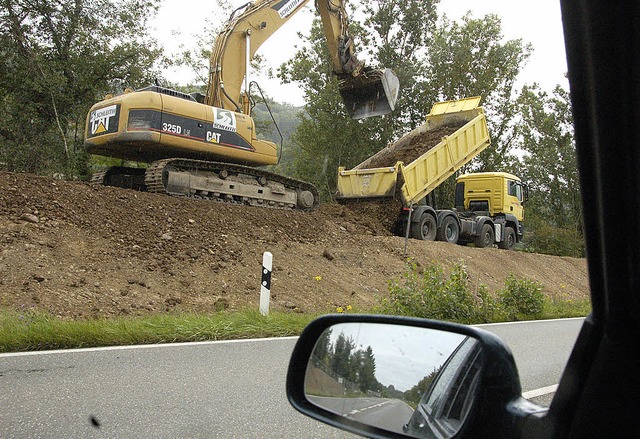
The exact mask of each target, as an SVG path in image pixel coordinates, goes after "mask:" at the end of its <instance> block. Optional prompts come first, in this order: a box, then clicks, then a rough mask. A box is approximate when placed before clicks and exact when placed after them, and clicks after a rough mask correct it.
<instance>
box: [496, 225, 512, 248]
mask: <svg viewBox="0 0 640 439" xmlns="http://www.w3.org/2000/svg"><path fill="white" fill-rule="evenodd" d="M515 245H516V231H515V230H513V227H505V228H504V241H502V242H499V243H498V247H500V248H501V249H504V250H511V249H513V247H514V246H515Z"/></svg>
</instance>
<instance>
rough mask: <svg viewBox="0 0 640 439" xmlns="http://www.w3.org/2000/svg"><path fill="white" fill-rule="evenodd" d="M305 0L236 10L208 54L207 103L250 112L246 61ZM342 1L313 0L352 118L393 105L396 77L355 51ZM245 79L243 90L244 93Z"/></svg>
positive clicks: (260, 1)
mask: <svg viewBox="0 0 640 439" xmlns="http://www.w3.org/2000/svg"><path fill="white" fill-rule="evenodd" d="M308 1H309V0H256V1H254V2H249V3H247V4H245V5H243V6H241V7H240V8H238V9H236V11H234V13H233V14H232V16H231V19H230V20H229V22H228V24H227V25H226V26H225V28H224V29H223V30H222V32H220V34H219V35H218V37H217V39H216V42H215V45H214V48H213V51H212V53H211V59H210V68H209V84H208V90H207V95H206V98H205V103H206V104H208V105H212V106H216V107H221V108H226V109H229V110H233V111H237V112H243V113H245V114H248V113H249V99H248V93H247V88H248V80H247V77H248V76H247V66H248V64H249V62H250V60H251V59H252V58H253V56H254V55H255V53H256V51H257V50H258V48H259V47H260V46H261V45H262V44H263V43H264V42H265V41H266V40H267V39H268V38H269V37H271V35H273V33H274V32H276V31H277V30H278V29H279V28H280V27H281V26H282V25H283V24H284V23H286V22H287V21H288V20H289V19H290V18H291V17H293V15H295V14H296V13H297V12H299V11H300V10H301V9H302V7H303V6H304V5H305V4H307V3H308ZM344 3H345V0H316V9H317V11H318V13H319V15H320V18H321V19H322V25H323V28H324V33H325V37H326V40H327V45H328V48H329V52H330V54H331V62H332V67H333V72H334V73H335V74H336V75H337V76H338V81H339V89H340V94H341V96H342V99H343V101H344V102H345V106H346V108H347V111H348V112H349V113H350V114H351V116H352V117H353V118H355V119H358V118H362V117H370V116H376V115H379V114H387V113H389V112H391V111H392V110H393V109H394V106H395V101H396V99H397V95H398V88H399V86H398V79H397V77H396V76H395V74H393V72H392V71H391V70H389V69H386V70H385V71H383V72H381V71H376V70H372V69H367V68H365V67H364V64H363V63H362V62H360V61H359V60H358V59H357V57H356V56H355V53H354V51H355V49H354V44H353V39H352V38H351V36H350V34H349V20H348V15H347V12H346V10H345V7H344ZM243 82H245V93H243V92H242V91H243Z"/></svg>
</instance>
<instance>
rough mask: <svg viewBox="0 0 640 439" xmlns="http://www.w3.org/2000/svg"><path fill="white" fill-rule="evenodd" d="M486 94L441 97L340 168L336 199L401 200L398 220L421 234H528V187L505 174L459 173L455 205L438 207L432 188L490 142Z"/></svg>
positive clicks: (497, 239) (498, 239) (506, 240)
mask: <svg viewBox="0 0 640 439" xmlns="http://www.w3.org/2000/svg"><path fill="white" fill-rule="evenodd" d="M479 104H480V98H479V97H473V98H467V99H461V100H456V101H447V102H438V103H436V104H435V105H434V106H433V107H432V109H431V112H430V113H429V114H428V115H427V117H426V121H425V123H424V124H423V125H421V126H420V127H418V128H416V129H415V130H413V131H412V132H410V133H409V134H407V135H405V136H404V137H402V138H401V139H399V140H398V141H397V142H395V143H393V144H391V145H389V146H388V147H387V148H384V149H383V150H381V151H379V152H378V153H377V154H375V155H373V156H371V157H369V158H368V159H367V160H365V161H364V162H362V163H360V164H359V165H358V166H356V167H355V168H353V169H351V170H346V169H345V168H342V167H341V168H338V193H337V198H338V200H342V201H345V200H354V199H376V198H378V199H388V198H399V199H400V200H402V204H403V209H402V211H401V212H399V213H398V223H399V224H402V225H404V227H403V229H402V232H403V233H406V231H407V228H406V225H408V226H409V229H408V232H409V236H410V237H412V238H417V239H425V240H434V239H438V240H440V241H447V242H451V243H461V244H466V243H469V242H473V243H475V245H476V246H477V247H487V246H490V245H493V244H494V243H497V244H498V246H499V247H500V248H505V249H511V248H513V246H514V245H515V244H516V242H518V241H521V240H522V221H523V219H524V207H523V205H524V201H525V199H526V196H527V186H526V185H524V184H523V183H522V182H521V180H520V179H519V178H518V177H516V176H515V175H511V174H507V173H504V172H489V173H475V174H467V175H463V176H460V177H459V178H458V179H457V183H456V200H455V206H456V207H455V208H452V209H436V208H435V206H433V203H431V202H430V198H431V197H430V194H431V193H432V191H433V190H434V189H435V188H436V187H438V186H439V185H440V184H441V183H442V182H444V181H445V180H446V179H447V178H449V177H451V176H452V175H454V173H455V172H456V171H458V170H459V169H460V168H461V167H462V166H464V165H465V164H467V163H469V162H470V161H471V160H472V159H473V158H474V157H475V156H477V155H478V154H479V153H480V152H482V151H483V150H484V149H485V148H487V146H489V145H490V143H491V139H490V137H489V132H488V129H487V121H486V118H485V115H484V111H483V109H482V107H480V106H479Z"/></svg>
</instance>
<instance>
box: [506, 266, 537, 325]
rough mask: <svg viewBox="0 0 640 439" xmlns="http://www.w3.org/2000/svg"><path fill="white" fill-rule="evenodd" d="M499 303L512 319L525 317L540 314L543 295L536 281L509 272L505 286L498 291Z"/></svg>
mask: <svg viewBox="0 0 640 439" xmlns="http://www.w3.org/2000/svg"><path fill="white" fill-rule="evenodd" d="M498 297H499V300H500V303H501V304H502V306H503V307H504V309H505V310H506V311H507V313H508V315H509V317H510V318H512V319H518V320H519V319H523V318H524V319H526V318H528V317H536V316H538V315H540V314H541V313H542V311H543V309H544V300H545V296H544V294H543V293H542V284H541V283H540V282H538V281H535V280H532V279H527V278H525V277H517V276H515V275H513V274H510V275H509V277H507V280H506V281H505V288H504V289H503V290H502V291H500V292H499V293H498Z"/></svg>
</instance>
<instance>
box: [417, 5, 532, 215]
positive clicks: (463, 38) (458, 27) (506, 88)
mask: <svg viewBox="0 0 640 439" xmlns="http://www.w3.org/2000/svg"><path fill="white" fill-rule="evenodd" d="M531 50H532V48H531V45H529V44H525V43H524V42H523V41H522V40H520V39H515V40H508V41H504V38H503V35H502V23H501V21H500V18H499V17H498V16H497V15H493V14H489V15H486V16H484V17H482V18H473V17H472V16H471V14H470V13H467V14H466V15H465V16H464V17H463V18H462V20H461V22H459V23H458V22H452V21H449V20H448V19H447V17H446V16H445V17H443V18H442V20H441V21H440V22H439V23H438V26H437V29H436V30H435V31H434V33H433V39H432V41H431V42H430V44H429V48H428V65H429V69H428V75H427V80H426V83H425V84H424V87H425V88H426V89H428V90H429V93H430V95H429V98H430V101H431V102H436V101H442V100H454V99H461V98H465V97H472V96H480V97H482V103H481V104H482V106H483V108H484V110H485V114H486V115H487V125H488V127H489V133H490V135H491V145H490V146H489V148H487V149H486V150H485V151H483V152H482V153H481V154H480V155H479V156H478V157H477V158H476V159H475V160H474V161H473V162H472V163H470V164H469V165H467V166H466V167H465V168H463V169H462V170H460V171H459V172H458V173H457V174H456V175H454V176H453V177H452V178H450V179H449V180H448V181H447V182H445V183H443V184H442V185H440V187H439V188H438V189H437V190H436V199H437V200H438V202H439V203H440V204H441V206H442V207H450V206H452V205H453V193H454V186H455V178H456V177H457V175H459V174H460V173H464V172H469V171H508V170H512V169H513V167H514V163H515V162H516V156H515V155H514V154H513V150H514V146H515V143H514V134H515V133H514V126H515V124H516V116H517V114H518V113H517V106H516V102H515V90H514V84H515V81H516V78H517V76H518V74H519V73H520V71H521V70H522V68H523V67H524V65H525V63H526V61H527V59H528V58H529V56H530V54H531Z"/></svg>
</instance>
